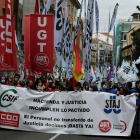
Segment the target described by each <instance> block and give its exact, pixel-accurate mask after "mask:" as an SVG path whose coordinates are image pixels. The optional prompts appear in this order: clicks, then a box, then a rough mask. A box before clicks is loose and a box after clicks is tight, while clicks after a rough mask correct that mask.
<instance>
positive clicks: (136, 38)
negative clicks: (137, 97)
mask: <svg viewBox="0 0 140 140" xmlns="http://www.w3.org/2000/svg"><path fill="white" fill-rule="evenodd" d="M132 36H133V45H135V46H136V47H135V50H134V51H133V54H132V59H133V61H134V60H137V59H138V58H139V56H140V29H138V30H137V31H134V32H133V33H132ZM137 68H138V70H139V71H140V64H138V65H137ZM138 75H139V76H140V72H139V74H138Z"/></svg>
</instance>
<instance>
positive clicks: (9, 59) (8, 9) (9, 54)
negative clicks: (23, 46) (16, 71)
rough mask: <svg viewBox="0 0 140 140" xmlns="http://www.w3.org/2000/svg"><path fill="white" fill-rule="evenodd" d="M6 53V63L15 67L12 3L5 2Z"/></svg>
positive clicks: (8, 0) (6, 0) (7, 0)
mask: <svg viewBox="0 0 140 140" xmlns="http://www.w3.org/2000/svg"><path fill="white" fill-rule="evenodd" d="M5 19H6V27H5V52H4V63H5V64H8V65H11V66H13V49H12V41H13V40H12V1H11V0H5Z"/></svg>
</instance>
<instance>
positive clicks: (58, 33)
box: [54, 0, 63, 67]
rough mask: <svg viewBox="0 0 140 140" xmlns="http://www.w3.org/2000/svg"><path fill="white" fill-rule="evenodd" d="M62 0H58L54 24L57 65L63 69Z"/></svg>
mask: <svg viewBox="0 0 140 140" xmlns="http://www.w3.org/2000/svg"><path fill="white" fill-rule="evenodd" d="M62 18H63V17H62V0H56V10H55V24H54V50H55V53H56V57H57V65H58V66H59V67H61V60H62V59H63V58H62V48H61V45H62V44H61V42H62V33H63V32H62V25H63V21H62Z"/></svg>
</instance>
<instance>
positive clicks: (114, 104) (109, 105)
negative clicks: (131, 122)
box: [104, 96, 121, 114]
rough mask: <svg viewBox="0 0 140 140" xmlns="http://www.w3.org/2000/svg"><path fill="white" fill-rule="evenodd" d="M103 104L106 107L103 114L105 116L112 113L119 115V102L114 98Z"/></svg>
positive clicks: (111, 97)
mask: <svg viewBox="0 0 140 140" xmlns="http://www.w3.org/2000/svg"><path fill="white" fill-rule="evenodd" d="M105 102H106V105H105V109H104V112H105V113H106V114H110V113H111V112H112V111H113V112H114V113H115V114H119V113H121V109H120V100H116V96H110V100H108V99H107V100H106V101H105Z"/></svg>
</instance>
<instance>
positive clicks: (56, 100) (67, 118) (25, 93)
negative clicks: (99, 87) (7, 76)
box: [0, 85, 136, 136]
mask: <svg viewBox="0 0 140 140" xmlns="http://www.w3.org/2000/svg"><path fill="white" fill-rule="evenodd" d="M135 107H136V98H135V96H134V95H128V96H121V95H120V96H116V95H114V94H109V93H100V94H99V93H98V92H94V94H93V92H89V91H82V92H77V93H75V92H68V93H67V92H37V91H34V90H27V89H26V88H19V87H16V88H15V87H12V86H4V85H1V87H0V111H1V112H0V127H2V128H7V129H15V130H23V131H24V130H25V131H36V132H44V133H61V134H81V135H99V136H130V135H131V130H132V126H133V122H134V118H135V114H136V112H135ZM128 116H129V117H128ZM6 122H7V123H6ZM10 124H11V125H10Z"/></svg>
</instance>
